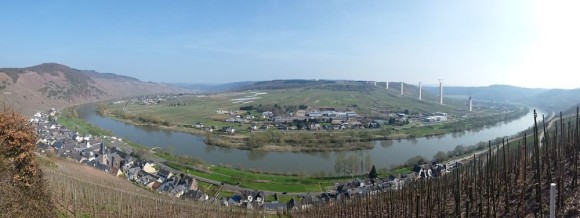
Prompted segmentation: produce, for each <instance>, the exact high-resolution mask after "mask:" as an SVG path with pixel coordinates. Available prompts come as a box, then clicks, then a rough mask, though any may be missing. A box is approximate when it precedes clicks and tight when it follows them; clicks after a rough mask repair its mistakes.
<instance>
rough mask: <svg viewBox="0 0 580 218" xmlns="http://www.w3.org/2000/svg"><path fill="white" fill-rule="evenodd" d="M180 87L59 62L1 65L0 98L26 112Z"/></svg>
mask: <svg viewBox="0 0 580 218" xmlns="http://www.w3.org/2000/svg"><path fill="white" fill-rule="evenodd" d="M180 91H183V90H182V89H180V88H175V87H172V86H168V85H162V84H157V83H150V82H141V81H139V80H138V79H135V78H132V77H127V76H121V75H116V74H111V73H99V72H96V71H87V70H78V69H74V68H71V67H68V66H65V65H61V64H56V63H45V64H40V65H36V66H32V67H26V68H0V92H2V95H1V97H0V101H2V102H3V103H6V104H9V105H11V106H13V107H14V109H15V110H17V111H20V112H21V113H24V114H31V113H34V112H36V111H38V110H46V108H52V107H54V108H63V107H65V106H68V105H72V104H80V103H86V102H91V101H98V100H105V99H113V98H118V97H125V96H135V95H145V94H156V93H168V92H180Z"/></svg>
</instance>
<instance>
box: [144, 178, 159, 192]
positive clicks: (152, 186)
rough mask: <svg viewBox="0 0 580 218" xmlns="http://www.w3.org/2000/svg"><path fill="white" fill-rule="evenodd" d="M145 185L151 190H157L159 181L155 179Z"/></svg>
mask: <svg viewBox="0 0 580 218" xmlns="http://www.w3.org/2000/svg"><path fill="white" fill-rule="evenodd" d="M146 186H147V187H148V188H150V189H152V190H158V189H159V187H161V183H160V182H159V181H157V180H155V181H153V182H150V183H148V184H147V185H146Z"/></svg>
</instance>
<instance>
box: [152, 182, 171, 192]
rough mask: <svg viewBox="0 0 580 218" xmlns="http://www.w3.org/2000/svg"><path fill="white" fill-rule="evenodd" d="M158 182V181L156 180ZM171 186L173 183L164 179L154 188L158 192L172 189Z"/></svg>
mask: <svg viewBox="0 0 580 218" xmlns="http://www.w3.org/2000/svg"><path fill="white" fill-rule="evenodd" d="M156 182H159V181H156ZM173 188H175V186H174V185H173V181H171V180H169V181H165V182H164V183H163V184H161V185H160V186H159V188H157V189H156V190H157V191H158V192H168V191H170V190H173Z"/></svg>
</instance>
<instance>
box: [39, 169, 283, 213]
mask: <svg viewBox="0 0 580 218" xmlns="http://www.w3.org/2000/svg"><path fill="white" fill-rule="evenodd" d="M43 171H44V173H45V178H46V179H47V181H48V184H49V187H50V190H51V192H52V198H53V201H54V203H55V205H56V206H57V207H58V215H59V216H62V217H256V216H264V215H266V216H271V215H272V214H265V213H264V211H259V210H255V211H254V210H243V209H241V208H237V207H223V206H219V205H214V204H210V203H200V202H194V201H189V200H183V199H177V198H172V197H169V196H166V195H163V194H159V193H156V192H153V191H150V190H147V189H146V188H142V187H139V186H137V185H134V184H132V183H130V182H128V181H127V180H125V179H122V178H118V177H114V176H111V175H109V174H106V173H104V172H101V171H98V170H97V169H93V168H90V167H87V166H83V165H79V164H76V163H70V162H67V161H59V160H56V164H55V165H52V166H51V167H45V168H44V169H43Z"/></svg>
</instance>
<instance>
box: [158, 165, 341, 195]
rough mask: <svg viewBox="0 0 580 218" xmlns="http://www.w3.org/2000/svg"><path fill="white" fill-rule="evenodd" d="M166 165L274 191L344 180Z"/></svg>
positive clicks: (315, 188)
mask: <svg viewBox="0 0 580 218" xmlns="http://www.w3.org/2000/svg"><path fill="white" fill-rule="evenodd" d="M165 164H166V165H168V166H170V167H172V168H174V169H178V170H180V171H183V172H185V173H188V174H191V175H195V176H199V177H202V178H207V179H211V180H215V181H220V182H223V183H227V184H230V185H239V186H240V187H244V188H249V189H257V190H266V191H274V192H288V193H291V192H322V191H326V189H327V187H330V186H333V185H334V184H335V182H336V181H340V180H344V178H341V179H337V178H334V177H328V178H312V177H308V176H286V175H275V174H268V173H254V172H249V171H244V170H238V169H233V168H227V167H222V166H210V167H209V172H202V171H200V170H197V169H195V168H193V167H189V166H185V165H181V164H177V163H171V162H166V163H165Z"/></svg>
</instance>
